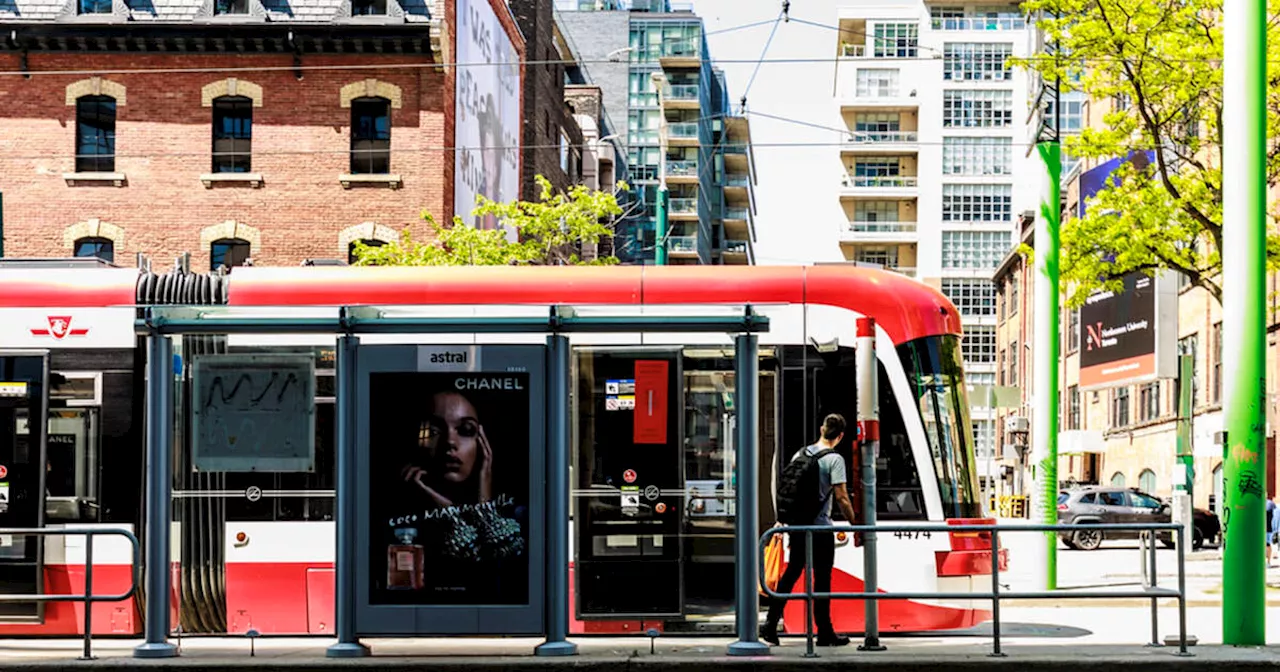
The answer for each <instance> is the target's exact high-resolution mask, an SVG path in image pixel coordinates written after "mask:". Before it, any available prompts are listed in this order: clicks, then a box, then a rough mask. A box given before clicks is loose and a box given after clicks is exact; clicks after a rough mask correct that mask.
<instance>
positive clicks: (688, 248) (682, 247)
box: [667, 236, 698, 254]
mask: <svg viewBox="0 0 1280 672" xmlns="http://www.w3.org/2000/svg"><path fill="white" fill-rule="evenodd" d="M667 250H668V251H670V252H672V253H676V254H697V253H698V237H697V236H668V237H667Z"/></svg>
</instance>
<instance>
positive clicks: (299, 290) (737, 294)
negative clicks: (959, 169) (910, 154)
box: [0, 265, 961, 343]
mask: <svg viewBox="0 0 1280 672" xmlns="http://www.w3.org/2000/svg"><path fill="white" fill-rule="evenodd" d="M138 275H139V274H138V271H137V270H136V269H111V268H102V269H87V268H86V269H75V270H70V269H33V268H23V269H18V268H0V308H75V307H112V306H133V305H135V303H136V299H135V297H136V293H137V282H138ZM227 284H228V293H227V296H228V301H227V304H228V305H231V306H357V305H366V306H431V305H439V306H443V305H502V304H505V305H512V304H518V305H556V304H560V305H617V306H662V305H680V304H723V305H776V304H808V305H825V306H831V307H835V308H842V309H846V310H850V311H853V312H856V313H859V314H862V315H866V316H868V317H872V318H874V319H875V320H876V322H877V323H878V324H879V326H880V327H881V328H882V329H884V331H885V333H886V334H887V335H888V336H889V337H890V338H891V339H893V341H894V342H895V343H903V342H906V341H910V340H914V339H916V338H922V337H926V336H937V335H942V334H956V335H959V334H960V333H961V327H960V317H959V314H958V313H957V311H956V308H955V306H954V305H952V303H951V302H950V301H949V300H947V298H946V297H945V296H944V295H943V294H942V293H941V292H940V291H938V290H937V289H934V288H933V287H930V286H928V285H926V284H924V283H921V282H918V281H916V280H913V279H911V278H907V277H905V276H902V275H899V274H897V273H893V272H890V271H885V270H881V269H876V268H865V267H857V266H842V265H821V266H521V267H513V266H436V267H394V268H392V267H349V266H336V267H334V266H312V267H261V266H259V267H240V268H235V269H233V270H232V271H231V273H230V275H229V276H228V278H227Z"/></svg>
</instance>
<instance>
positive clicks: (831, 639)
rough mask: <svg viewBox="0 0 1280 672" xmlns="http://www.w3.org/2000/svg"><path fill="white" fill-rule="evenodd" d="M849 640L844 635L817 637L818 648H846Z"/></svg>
mask: <svg viewBox="0 0 1280 672" xmlns="http://www.w3.org/2000/svg"><path fill="white" fill-rule="evenodd" d="M848 645H849V638H848V637H845V636H844V635H818V646H848Z"/></svg>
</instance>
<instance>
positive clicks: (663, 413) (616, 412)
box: [573, 348, 684, 619]
mask: <svg viewBox="0 0 1280 672" xmlns="http://www.w3.org/2000/svg"><path fill="white" fill-rule="evenodd" d="M575 368H576V375H575V380H576V394H575V396H574V403H575V405H576V421H577V437H576V444H577V450H576V451H575V452H576V456H575V474H574V497H573V501H574V511H573V515H574V523H575V525H574V528H575V532H574V537H575V538H574V548H575V551H576V560H575V570H574V576H575V592H576V602H577V612H578V617H579V618H581V619H601V618H662V617H678V616H683V612H684V600H683V595H682V583H681V554H682V550H681V535H680V531H681V519H682V509H683V499H684V498H683V496H682V495H683V494H684V490H683V483H682V482H681V481H682V479H681V446H682V443H683V442H682V430H681V417H682V406H683V404H682V399H683V389H682V381H681V358H680V349H679V348H660V349H659V348H646V349H587V348H584V349H581V350H578V351H577V352H576V367H575Z"/></svg>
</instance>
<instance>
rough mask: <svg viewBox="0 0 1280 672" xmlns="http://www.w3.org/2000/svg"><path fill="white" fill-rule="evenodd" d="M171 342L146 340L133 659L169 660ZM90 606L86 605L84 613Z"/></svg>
mask: <svg viewBox="0 0 1280 672" xmlns="http://www.w3.org/2000/svg"><path fill="white" fill-rule="evenodd" d="M172 460H173V341H172V340H170V338H169V337H168V336H161V335H159V334H156V333H152V334H151V335H150V336H148V337H147V483H146V487H147V516H146V521H147V537H146V540H147V556H146V580H145V586H146V601H147V610H146V635H147V641H146V643H144V644H142V645H140V646H138V647H137V648H135V649H134V650H133V657H134V658H173V657H175V656H177V655H178V647H176V646H174V645H173V644H171V643H170V642H169V574H170V569H169V521H170V520H172V515H171V514H170V512H171V510H172V508H171V507H172V503H173V461H172ZM90 606H91V605H85V608H86V609H88V608H89V607H90Z"/></svg>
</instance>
